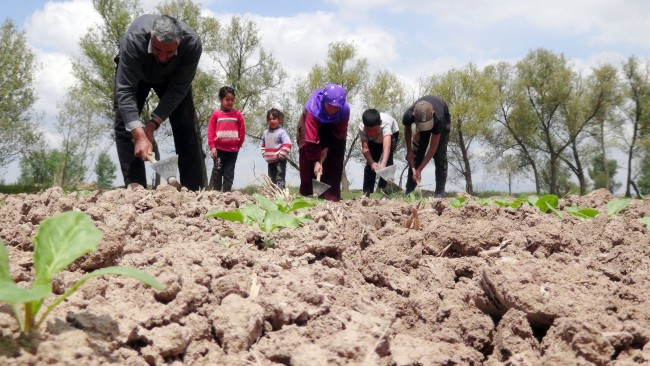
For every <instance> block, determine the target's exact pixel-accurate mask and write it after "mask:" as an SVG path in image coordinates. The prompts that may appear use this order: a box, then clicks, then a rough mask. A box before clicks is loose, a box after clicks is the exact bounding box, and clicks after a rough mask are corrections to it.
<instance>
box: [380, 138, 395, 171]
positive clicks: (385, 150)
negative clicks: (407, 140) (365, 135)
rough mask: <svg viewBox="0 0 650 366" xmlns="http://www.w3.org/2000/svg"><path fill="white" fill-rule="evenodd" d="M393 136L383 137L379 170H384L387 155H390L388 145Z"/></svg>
mask: <svg viewBox="0 0 650 366" xmlns="http://www.w3.org/2000/svg"><path fill="white" fill-rule="evenodd" d="M392 138H393V135H385V136H384V140H383V142H382V152H381V163H380V164H379V165H380V167H379V168H385V167H386V164H388V155H389V154H390V144H391V140H392Z"/></svg>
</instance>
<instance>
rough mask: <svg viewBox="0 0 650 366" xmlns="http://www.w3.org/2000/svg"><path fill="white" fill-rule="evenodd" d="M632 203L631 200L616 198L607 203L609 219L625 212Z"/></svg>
mask: <svg viewBox="0 0 650 366" xmlns="http://www.w3.org/2000/svg"><path fill="white" fill-rule="evenodd" d="M630 202H632V199H631V198H614V199H613V200H610V201H609V202H607V217H609V216H612V215H616V214H617V213H619V212H621V211H623V210H624V209H626V208H627V206H628V205H629V204H630Z"/></svg>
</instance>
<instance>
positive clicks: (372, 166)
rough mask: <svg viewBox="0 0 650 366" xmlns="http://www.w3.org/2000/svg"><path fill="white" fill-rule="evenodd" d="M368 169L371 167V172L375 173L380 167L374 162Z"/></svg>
mask: <svg viewBox="0 0 650 366" xmlns="http://www.w3.org/2000/svg"><path fill="white" fill-rule="evenodd" d="M370 167H371V168H372V170H373V171H375V172H376V171H377V170H379V169H381V165H380V164H377V163H376V162H374V163H372V165H370Z"/></svg>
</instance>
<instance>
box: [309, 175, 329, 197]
mask: <svg viewBox="0 0 650 366" xmlns="http://www.w3.org/2000/svg"><path fill="white" fill-rule="evenodd" d="M311 186H312V192H313V193H314V197H318V196H320V195H321V194H323V193H325V191H327V190H328V189H330V187H331V186H330V185H329V184H325V183H323V182H321V181H320V174H318V175H317V176H316V179H312V180H311Z"/></svg>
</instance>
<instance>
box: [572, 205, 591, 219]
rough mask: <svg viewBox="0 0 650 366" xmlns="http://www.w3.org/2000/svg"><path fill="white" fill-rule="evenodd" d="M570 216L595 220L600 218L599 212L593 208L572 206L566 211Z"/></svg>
mask: <svg viewBox="0 0 650 366" xmlns="http://www.w3.org/2000/svg"><path fill="white" fill-rule="evenodd" d="M564 210H565V211H566V212H568V213H569V214H570V215H572V216H575V217H580V218H582V219H593V218H594V217H596V216H598V213H599V212H598V210H596V209H594V208H591V207H580V206H571V207H566V208H565V209H564Z"/></svg>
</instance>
